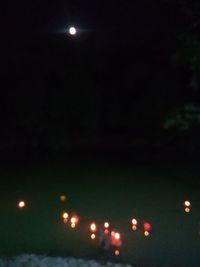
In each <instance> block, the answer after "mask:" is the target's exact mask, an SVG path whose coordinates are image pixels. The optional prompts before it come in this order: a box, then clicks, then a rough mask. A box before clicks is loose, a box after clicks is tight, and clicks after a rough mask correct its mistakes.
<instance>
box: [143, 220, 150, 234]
mask: <svg viewBox="0 0 200 267" xmlns="http://www.w3.org/2000/svg"><path fill="white" fill-rule="evenodd" d="M144 230H145V231H148V232H149V231H150V230H151V224H150V223H148V222H145V223H144Z"/></svg>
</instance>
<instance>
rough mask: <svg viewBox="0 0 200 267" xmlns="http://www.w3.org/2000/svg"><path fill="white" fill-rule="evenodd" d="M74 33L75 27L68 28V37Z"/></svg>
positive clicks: (75, 31)
mask: <svg viewBox="0 0 200 267" xmlns="http://www.w3.org/2000/svg"><path fill="white" fill-rule="evenodd" d="M76 33H77V30H76V28H75V27H70V28H69V34H70V35H75V34H76Z"/></svg>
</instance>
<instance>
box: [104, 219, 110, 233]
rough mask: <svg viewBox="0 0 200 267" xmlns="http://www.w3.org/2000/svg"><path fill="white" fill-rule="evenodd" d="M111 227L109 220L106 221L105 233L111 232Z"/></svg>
mask: <svg viewBox="0 0 200 267" xmlns="http://www.w3.org/2000/svg"><path fill="white" fill-rule="evenodd" d="M109 227H110V224H109V222H105V223H104V233H105V234H109Z"/></svg>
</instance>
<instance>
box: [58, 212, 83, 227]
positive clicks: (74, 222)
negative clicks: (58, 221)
mask: <svg viewBox="0 0 200 267" xmlns="http://www.w3.org/2000/svg"><path fill="white" fill-rule="evenodd" d="M61 218H62V220H63V222H64V223H68V221H70V224H71V228H75V227H76V225H77V224H78V222H79V218H78V216H77V215H72V216H71V218H70V215H69V213H68V212H66V211H63V213H62V215H61Z"/></svg>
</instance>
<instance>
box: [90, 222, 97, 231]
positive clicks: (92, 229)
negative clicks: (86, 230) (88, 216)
mask: <svg viewBox="0 0 200 267" xmlns="http://www.w3.org/2000/svg"><path fill="white" fill-rule="evenodd" d="M90 230H91V231H92V232H96V230H97V226H96V224H95V223H91V225H90Z"/></svg>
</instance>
